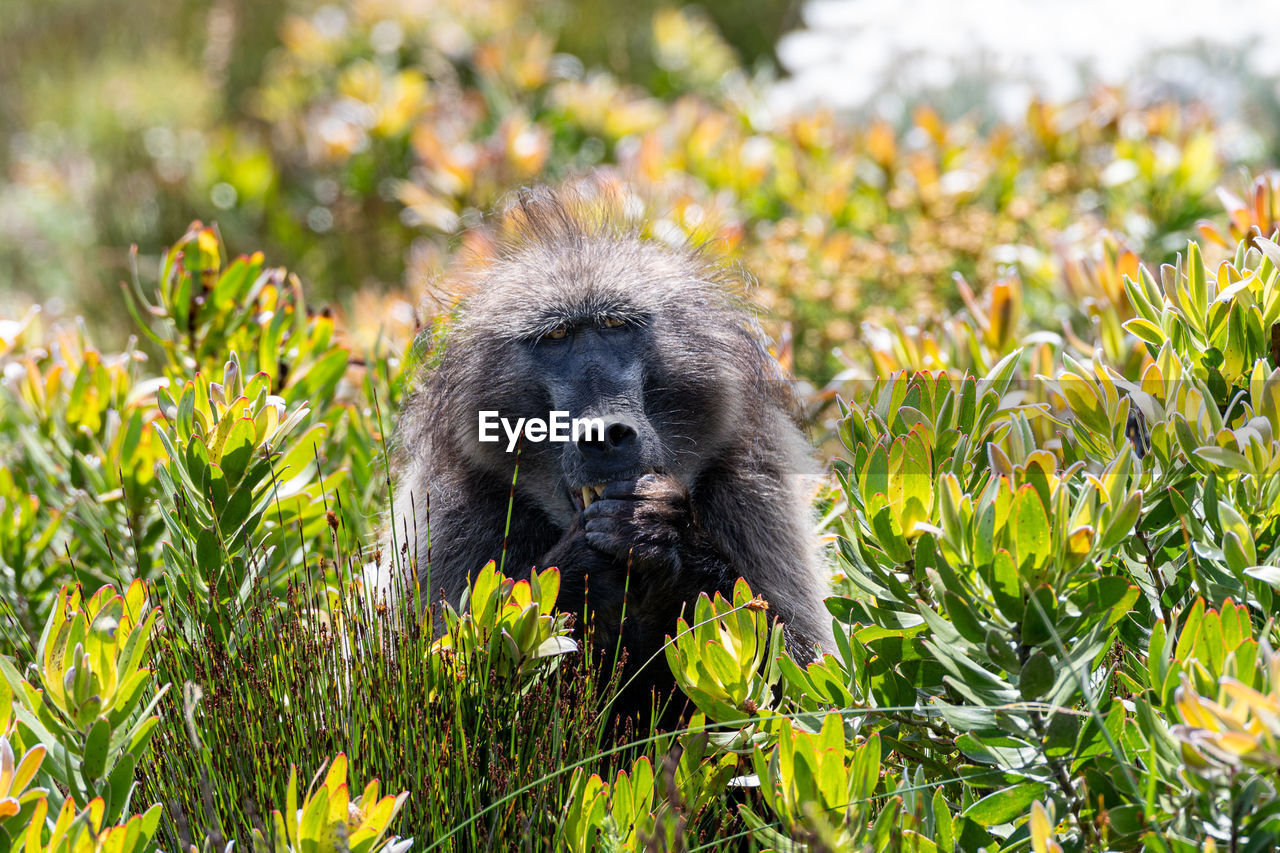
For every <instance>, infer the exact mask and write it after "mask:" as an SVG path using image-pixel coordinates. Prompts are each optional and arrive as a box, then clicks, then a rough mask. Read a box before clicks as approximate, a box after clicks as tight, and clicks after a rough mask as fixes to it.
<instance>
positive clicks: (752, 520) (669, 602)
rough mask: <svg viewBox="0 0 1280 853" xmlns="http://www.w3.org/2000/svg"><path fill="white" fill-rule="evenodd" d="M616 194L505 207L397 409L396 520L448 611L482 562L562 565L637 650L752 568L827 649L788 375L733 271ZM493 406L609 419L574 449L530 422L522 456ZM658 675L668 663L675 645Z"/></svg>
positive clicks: (794, 629) (558, 196) (823, 582)
mask: <svg viewBox="0 0 1280 853" xmlns="http://www.w3.org/2000/svg"><path fill="white" fill-rule="evenodd" d="M607 207H609V206H608V205H603V206H602V205H600V204H598V203H597V204H587V203H585V202H584V201H583V200H582V199H581V198H580V197H578V196H577V195H575V194H570V193H566V192H564V191H561V192H555V191H551V190H546V189H537V190H526V191H523V192H521V193H520V194H519V195H518V197H517V198H516V199H515V200H514V202H513V203H512V204H511V205H510V206H509V208H508V210H507V212H506V216H505V218H504V226H502V227H501V228H500V229H499V230H498V233H496V234H495V235H493V237H492V238H491V239H492V241H493V243H492V245H493V248H492V250H491V252H490V253H489V257H488V260H487V262H486V263H484V264H481V265H478V268H477V269H476V270H475V271H474V272H473V273H471V275H470V276H469V277H468V280H467V281H466V282H465V284H464V288H465V289H464V291H463V293H462V295H461V296H460V298H459V302H458V305H457V308H456V311H455V313H454V315H453V317H452V319H451V322H450V323H449V326H448V330H447V332H446V333H445V334H444V337H443V340H442V341H440V343H439V346H440V348H441V349H440V352H439V357H438V361H437V363H436V364H435V366H434V367H433V368H431V369H429V370H426V371H424V374H423V375H422V377H421V378H420V382H419V385H418V388H417V390H416V391H414V392H413V393H412V394H411V395H410V396H409V397H408V398H407V399H406V402H405V404H404V407H403V410H402V416H401V421H400V425H399V428H398V433H399V435H398V441H397V444H398V445H399V447H400V449H401V450H400V452H401V458H400V460H399V462H398V463H397V467H398V472H397V473H398V477H397V480H398V482H397V485H396V493H395V504H394V507H393V515H394V518H393V522H394V524H395V525H396V531H397V534H398V536H399V537H400V540H401V542H403V541H404V535H405V533H406V532H408V533H409V538H410V539H411V540H413V541H410V542H409V546H410V549H411V550H414V554H413V556H414V557H416V561H417V566H418V570H419V577H420V579H421V580H422V581H427V579H428V578H429V582H430V586H431V589H430V591H429V594H430V595H431V596H433V597H438V596H440V595H443V596H444V597H445V598H446V599H447V600H448V601H449V602H450V603H452V604H454V605H455V606H456V605H457V603H458V600H459V598H460V596H461V594H462V592H463V590H464V589H465V588H466V587H467V584H468V581H469V579H470V577H471V576H472V575H473V574H474V573H475V572H476V571H478V570H479V569H480V568H481V567H483V566H484V564H485V563H486V562H488V561H489V560H494V559H499V558H500V556H502V558H503V564H504V568H505V571H506V573H507V574H509V575H512V574H517V573H519V572H523V571H527V570H528V569H529V568H530V567H532V566H538V567H548V566H556V567H559V569H560V570H561V573H562V582H561V597H560V602H559V607H560V609H562V610H564V611H568V612H574V613H580V614H581V613H584V611H585V615H586V616H587V620H586V621H588V622H589V623H591V624H592V625H593V626H594V628H593V630H594V632H595V637H596V639H597V641H600V640H601V639H602V638H603V640H604V644H605V645H606V646H608V644H609V643H610V641H611V640H616V639H619V638H620V639H621V642H622V645H623V647H624V648H625V649H626V651H627V657H628V659H629V660H630V661H631V662H632V664H633V665H639V664H640V663H642V662H644V661H647V660H649V659H650V657H651V656H652V655H654V654H655V653H656V652H658V651H659V650H660V649H661V647H662V644H663V642H664V640H665V637H666V636H667V635H668V634H673V633H674V632H675V628H676V617H677V616H678V615H679V614H680V613H681V611H682V609H685V610H686V616H688V615H691V612H692V603H693V601H694V600H695V599H696V598H697V596H698V594H699V593H701V592H703V591H706V592H708V593H712V592H714V591H721V592H725V593H728V592H730V590H731V589H732V585H733V583H734V581H735V580H736V579H737V578H738V577H739V576H741V577H744V578H746V580H747V581H748V582H749V583H750V585H751V588H752V590H754V591H755V592H756V593H757V594H760V595H762V596H763V597H764V598H765V599H767V601H768V602H769V605H770V608H771V612H772V614H773V615H776V616H777V617H779V618H780V619H781V620H782V621H783V623H784V626H785V627H784V633H785V634H786V636H787V639H788V648H789V649H790V650H791V652H792V654H793V655H795V656H796V657H797V658H799V659H801V660H806V659H812V658H813V656H814V654H815V647H829V645H830V642H831V628H830V625H831V620H830V617H829V616H828V615H827V611H826V608H825V606H824V604H823V598H824V595H825V593H826V588H827V579H826V576H825V573H824V571H823V569H822V567H821V561H820V553H819V548H818V543H817V540H816V538H815V535H814V533H813V518H812V512H811V507H810V502H809V499H810V494H811V488H812V483H813V480H812V474H813V470H814V467H813V464H812V461H811V450H810V447H809V445H808V443H807V441H806V439H805V437H804V435H803V433H802V432H801V430H800V428H799V427H798V426H797V420H796V417H795V411H794V400H793V396H792V392H791V390H790V386H789V384H788V383H787V382H786V377H785V376H784V375H783V373H782V371H781V369H780V368H779V366H778V365H777V362H776V361H775V360H774V359H773V358H772V357H771V356H770V355H769V353H768V351H767V350H766V348H765V347H764V346H763V345H762V343H761V336H760V334H759V331H758V328H757V326H756V324H755V323H754V321H753V320H752V319H751V316H750V314H749V313H748V312H747V311H746V310H745V308H744V307H743V305H742V304H741V299H740V297H738V296H736V295H735V294H734V293H733V288H732V287H731V285H732V283H733V281H732V277H731V276H730V274H729V273H728V272H727V271H726V269H725V268H724V267H723V265H717V264H715V263H712V262H711V261H710V260H709V259H708V258H707V256H706V255H705V253H703V252H702V251H700V250H697V249H694V248H683V249H671V248H668V247H666V246H664V245H662V244H660V243H659V242H657V241H655V240H653V239H646V238H643V237H642V236H641V235H640V233H639V231H638V230H636V229H635V228H633V227H630V226H627V225H626V224H624V223H620V222H619V221H618V219H619V218H618V217H615V216H610V215H608V214H607V213H605V212H603V208H607ZM483 412H496V413H497V415H498V416H500V417H501V418H504V419H506V420H507V421H508V422H509V423H516V422H517V419H520V418H525V419H542V420H546V419H548V418H549V414H550V413H552V412H562V413H567V415H568V417H569V418H572V419H591V418H597V419H599V426H600V427H602V429H601V430H600V431H598V432H590V431H584V432H582V433H581V434H580V435H578V436H577V440H576V441H564V442H559V443H556V442H551V441H545V440H544V441H534V440H531V438H532V436H533V433H531V432H526V433H525V434H524V438H523V439H522V440H521V441H520V442H519V443H518V447H516V448H515V449H514V450H509V447H508V441H507V437H506V435H501V440H499V441H491V442H482V441H479V440H478V432H479V421H480V419H481V413H483ZM490 417H492V416H490ZM601 433H602V434H601ZM517 462H518V465H519V470H518V475H517V476H516V478H515V485H514V487H513V486H512V475H513V469H514V468H515V466H516V464H517ZM428 499H429V501H430V512H429V519H424V516H426V515H427V513H426V507H427V504H428ZM509 503H510V530H509V533H507V535H506V536H505V540H504V531H506V528H507V518H508V505H509ZM415 519H416V522H417V532H416V534H414V533H413V532H412V531H413V530H414V520H415ZM424 522H426V523H424ZM428 535H429V537H430V543H429V551H428V541H427V537H428ZM415 536H416V539H415ZM504 547H505V555H502V552H503V549H504ZM624 606H625V612H626V618H625V620H621V624H619V622H620V617H621V616H622V614H623V608H624ZM619 632H620V637H619ZM597 647H599V642H597ZM644 675H645V678H641V679H638V681H639V682H640V683H647V684H649V685H650V686H653V685H656V684H658V683H659V682H661V681H663V678H664V676H665V677H666V678H669V675H668V674H667V667H666V663H665V662H664V661H663V660H662V657H661V655H659V656H658V657H657V659H656V661H655V662H654V663H653V664H652V665H651V666H650V667H649V669H647V670H645V671H644ZM646 692H647V688H646Z"/></svg>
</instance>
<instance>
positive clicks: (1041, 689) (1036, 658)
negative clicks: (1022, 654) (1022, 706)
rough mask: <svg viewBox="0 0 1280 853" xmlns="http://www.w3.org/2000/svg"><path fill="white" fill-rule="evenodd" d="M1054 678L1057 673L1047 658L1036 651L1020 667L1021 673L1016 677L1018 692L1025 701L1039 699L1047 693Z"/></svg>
mask: <svg viewBox="0 0 1280 853" xmlns="http://www.w3.org/2000/svg"><path fill="white" fill-rule="evenodd" d="M1056 678H1057V672H1056V671H1055V669H1054V666H1053V662H1052V661H1051V660H1049V656H1048V655H1046V654H1045V653H1044V652H1043V651H1042V650H1040V649H1036V650H1035V651H1033V652H1032V653H1031V655H1030V657H1028V658H1027V662H1026V663H1024V664H1023V665H1022V672H1021V673H1020V674H1019V676H1018V692H1020V693H1021V694H1022V698H1023V699H1026V700H1027V701H1032V700H1035V699H1039V698H1040V697H1041V696H1043V695H1044V694H1046V693H1048V692H1049V689H1050V688H1051V687H1053V682H1054V680H1055V679H1056Z"/></svg>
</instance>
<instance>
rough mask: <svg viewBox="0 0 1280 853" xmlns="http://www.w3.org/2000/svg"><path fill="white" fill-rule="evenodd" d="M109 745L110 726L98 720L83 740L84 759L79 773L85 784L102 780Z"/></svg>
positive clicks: (102, 720)
mask: <svg viewBox="0 0 1280 853" xmlns="http://www.w3.org/2000/svg"><path fill="white" fill-rule="evenodd" d="M110 743H111V725H110V724H109V723H108V722H107V721H106V720H105V719H99V720H97V721H96V722H94V724H93V725H92V726H90V727H89V732H88V734H86V735H85V738H84V758H83V759H82V761H81V764H80V773H81V775H83V776H84V780H85V782H87V783H89V784H90V785H92V783H94V782H96V781H97V780H99V779H101V778H102V774H103V772H104V771H105V769H106V764H107V748H108V746H109V745H110Z"/></svg>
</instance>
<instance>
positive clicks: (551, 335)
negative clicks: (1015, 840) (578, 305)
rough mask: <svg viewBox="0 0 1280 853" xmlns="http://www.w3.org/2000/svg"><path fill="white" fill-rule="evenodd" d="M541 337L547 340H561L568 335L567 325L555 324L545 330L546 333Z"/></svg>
mask: <svg viewBox="0 0 1280 853" xmlns="http://www.w3.org/2000/svg"><path fill="white" fill-rule="evenodd" d="M543 337H545V338H546V339H547V340H549V341H563V340H564V339H565V338H567V337H569V327H568V326H556V327H555V328H554V329H552V330H551V331H549V332H547V333H546V335H544V336H543Z"/></svg>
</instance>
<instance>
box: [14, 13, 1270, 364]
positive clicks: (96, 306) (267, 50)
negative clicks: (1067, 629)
mask: <svg viewBox="0 0 1280 853" xmlns="http://www.w3.org/2000/svg"><path fill="white" fill-rule="evenodd" d="M796 16H797V10H796V8H795V7H794V4H793V3H792V2H790V0H734V2H728V3H717V4H713V5H711V6H709V7H708V8H707V9H705V10H704V9H701V8H699V7H683V8H676V7H672V6H668V5H663V4H661V3H659V2H657V0H645V2H637V3H629V4H608V5H606V4H604V3H602V2H600V0H556V2H545V3H537V4H524V3H519V2H516V1H515V0H481V2H470V0H468V2H463V0H441V2H420V0H359V2H354V3H351V4H347V5H344V6H338V5H322V4H320V3H317V2H312V0H295V1H294V2H288V3H251V2H247V0H183V2H177V3H159V2H154V1H153V0H141V2H131V3H129V4H128V5H127V6H126V5H125V4H123V3H120V2H118V0H51V2H47V3H19V4H16V5H10V6H9V7H8V9H7V11H6V15H5V21H4V22H3V23H0V304H4V305H5V307H6V311H7V313H9V314H11V315H14V314H20V313H21V311H22V310H23V309H25V308H26V307H27V306H28V305H29V304H32V303H43V304H44V307H45V310H46V311H51V312H53V313H54V314H55V315H56V314H59V313H66V314H80V313H83V314H87V315H88V317H89V320H88V322H89V324H90V326H91V327H92V331H94V332H95V333H98V337H99V339H101V340H103V342H104V343H109V342H118V343H121V344H122V343H123V341H119V339H120V338H121V337H122V335H123V332H122V331H120V330H121V329H123V328H124V327H125V324H124V322H123V320H124V314H123V304H122V301H121V300H120V299H118V298H116V297H115V288H116V283H117V282H118V281H120V280H121V279H125V278H128V277H129V275H130V265H131V256H130V253H129V247H130V245H131V244H136V245H137V246H138V247H139V249H140V259H141V261H142V263H143V264H144V265H146V266H147V267H148V268H154V265H155V264H156V263H157V262H158V258H159V256H160V254H161V252H162V250H163V247H164V246H165V245H166V243H167V242H169V241H172V240H173V238H174V235H176V234H180V233H182V232H183V230H184V229H185V227H186V225H187V223H189V222H190V221H191V220H192V219H195V218H199V219H201V220H203V221H206V222H214V223H216V225H217V227H218V229H219V231H220V232H221V235H222V237H223V238H224V239H225V241H226V243H227V245H228V246H229V247H230V248H231V250H232V251H237V250H248V249H251V248H252V249H256V248H262V249H263V250H264V251H266V253H267V255H268V256H270V257H276V258H287V259H289V261H290V266H291V269H293V270H295V271H296V272H297V273H298V274H299V275H300V276H301V278H302V279H303V280H304V281H305V282H306V283H307V286H308V290H309V293H311V294H312V296H313V299H318V300H321V301H323V302H325V303H328V304H331V305H332V306H333V307H335V308H337V309H338V310H341V311H344V312H345V314H346V315H347V316H345V317H344V319H346V320H347V322H346V323H345V325H346V327H347V328H350V329H353V330H356V331H357V333H358V332H359V330H361V329H364V330H365V331H367V332H368V333H369V334H375V333H376V332H374V331H373V330H372V328H373V327H377V326H379V325H382V324H384V322H385V321H386V320H387V318H393V319H394V321H395V322H397V323H399V324H400V325H402V326H405V327H408V328H411V327H412V326H413V325H414V323H415V321H417V322H422V321H425V320H426V319H427V315H428V314H430V312H431V311H432V310H433V308H434V307H435V306H433V305H432V304H430V303H427V304H425V305H421V306H420V305H419V302H420V300H421V299H422V297H423V294H424V293H429V292H430V291H431V288H430V284H431V283H432V282H433V281H434V280H435V279H436V278H437V277H438V276H439V275H440V274H441V272H442V270H443V269H444V268H445V267H446V265H447V262H448V257H449V256H450V254H451V252H452V251H453V250H455V249H456V248H457V247H458V245H459V244H460V242H461V241H462V240H463V239H464V236H463V235H465V233H466V230H467V228H468V227H469V226H472V225H475V224H476V223H478V222H479V221H480V220H481V218H482V216H483V215H484V214H486V213H488V212H490V211H491V210H492V209H493V208H494V206H495V205H496V204H497V203H498V202H499V201H500V200H501V198H502V196H503V194H504V193H507V192H509V191H510V190H511V189H513V188H514V187H516V186H519V185H521V184H526V183H530V182H536V181H557V180H561V179H564V178H566V177H569V176H572V175H574V174H578V173H581V172H583V171H585V170H588V169H592V168H599V167H606V168H610V169H613V170H616V173H617V174H618V175H619V176H620V177H621V178H623V179H626V180H631V181H635V182H637V186H639V187H640V189H641V192H642V194H644V195H645V196H646V200H647V202H648V204H649V206H650V208H651V210H652V212H653V214H654V220H655V222H654V229H655V231H656V232H657V233H659V235H661V236H664V237H667V238H671V239H679V238H680V237H681V236H682V235H683V234H691V235H693V236H694V237H696V238H699V239H713V240H715V241H717V242H718V243H719V244H720V247H721V248H722V249H725V250H727V251H729V252H730V253H731V255H732V256H734V257H735V258H737V259H738V260H740V261H741V262H742V263H744V264H745V266H746V267H747V269H749V270H750V271H751V272H752V273H753V274H754V275H755V276H756V277H757V279H758V280H759V282H760V283H761V290H760V292H759V294H758V301H759V302H760V303H761V304H762V306H763V307H764V309H765V311H766V319H767V320H768V321H769V323H770V331H772V332H773V333H774V334H775V335H777V336H779V337H780V338H782V339H783V340H784V350H785V352H784V355H785V356H786V357H788V358H790V359H791V360H792V364H793V366H794V367H795V369H796V370H797V372H798V373H800V374H801V375H802V376H804V377H806V378H809V379H813V380H815V381H818V382H824V381H826V380H827V379H829V378H830V377H831V376H832V375H833V374H835V373H836V372H837V371H839V370H841V369H844V368H846V367H847V366H848V364H847V359H842V358H841V356H840V353H838V352H835V350H837V349H840V350H844V351H847V350H849V349H850V347H851V346H852V342H853V341H854V339H855V338H859V337H860V330H859V324H860V323H862V322H863V321H872V322H874V321H877V320H887V317H888V316H889V312H890V311H894V312H900V313H899V314H897V315H895V316H897V317H899V318H902V319H905V320H907V321H914V320H928V319H931V318H935V317H936V316H938V315H939V314H940V313H942V312H944V311H946V310H950V309H955V308H959V307H961V306H962V305H963V304H964V300H963V292H962V289H961V288H959V287H957V286H956V284H955V283H954V280H953V274H955V273H960V274H961V275H963V276H965V277H966V278H967V279H968V280H970V281H977V282H991V281H994V280H996V279H997V278H998V277H999V276H1000V275H1003V274H1006V273H1008V272H1009V271H1010V270H1012V271H1014V272H1016V273H1017V274H1018V275H1019V276H1020V277H1021V281H1022V283H1023V284H1024V285H1025V287H1024V289H1023V296H1024V302H1023V304H1022V306H1021V309H1022V310H1023V311H1025V312H1027V314H1028V315H1029V317H1030V318H1031V319H1032V320H1033V321H1035V323H1036V324H1037V325H1040V326H1047V327H1051V328H1052V327H1058V326H1060V325H1061V324H1062V323H1063V322H1072V317H1071V316H1070V313H1071V311H1073V310H1074V309H1069V308H1067V307H1066V306H1064V304H1063V300H1062V299H1061V298H1060V294H1059V292H1058V286H1059V283H1060V282H1062V281H1063V280H1064V278H1066V277H1067V271H1068V270H1069V269H1071V268H1072V267H1073V265H1077V264H1078V263H1080V262H1081V259H1082V257H1084V256H1087V255H1092V259H1093V260H1096V259H1097V255H1098V249H1097V247H1098V246H1099V245H1100V244H1099V240H1098V237H1099V236H1100V235H1101V234H1102V233H1103V232H1104V231H1105V232H1108V233H1110V234H1113V235H1114V237H1113V239H1114V240H1115V241H1116V243H1117V244H1118V245H1121V246H1123V247H1124V248H1125V249H1127V250H1130V251H1133V252H1135V253H1138V254H1140V255H1141V256H1142V257H1144V258H1148V259H1150V260H1152V261H1160V260H1167V259H1171V256H1172V253H1173V252H1174V251H1176V249H1177V248H1178V247H1179V246H1180V245H1182V244H1183V241H1184V240H1185V238H1186V236H1187V234H1188V233H1189V232H1190V230H1191V228H1192V227H1193V225H1194V223H1195V222H1196V221H1197V220H1198V219H1200V218H1202V217H1205V216H1210V215H1213V214H1214V213H1215V212H1217V213H1219V214H1220V213H1221V211H1222V206H1221V205H1220V204H1219V203H1218V201H1217V200H1216V199H1215V198H1214V195H1213V190H1214V188H1215V187H1216V186H1218V185H1219V184H1220V183H1222V182H1223V181H1224V179H1225V180H1227V181H1228V182H1229V181H1230V180H1233V179H1234V178H1233V177H1232V175H1231V174H1230V170H1231V168H1232V167H1233V166H1236V165H1253V161H1254V160H1255V159H1256V158H1257V157H1258V156H1260V152H1264V151H1266V150H1269V149H1271V150H1274V146H1273V145H1272V144H1271V143H1270V142H1269V141H1267V140H1260V139H1258V138H1257V137H1258V134H1256V133H1251V132H1248V131H1246V130H1245V129H1243V128H1242V127H1241V126H1240V125H1239V124H1238V123H1235V122H1228V121H1221V120H1217V119H1218V117H1215V116H1214V115H1213V114H1212V112H1211V111H1210V110H1209V109H1208V108H1206V107H1203V106H1198V105H1186V104H1182V105H1179V104H1175V103H1161V102H1152V101H1150V100H1149V99H1146V100H1143V101H1141V102H1139V101H1137V100H1135V99H1134V98H1131V97H1130V96H1129V95H1127V94H1126V93H1125V92H1123V91H1119V90H1109V89H1100V90H1097V91H1095V92H1093V93H1092V94H1090V95H1089V96H1087V97H1085V98H1082V99H1080V100H1078V101H1074V102H1070V103H1065V104H1047V103H1040V102H1033V103H1032V104H1031V105H1030V107H1029V108H1028V110H1027V111H1026V114H1025V116H1022V117H1021V118H1020V119H1019V120H1018V121H1016V122H1012V123H1007V124H1001V123H994V122H992V121H991V120H990V119H986V118H976V117H975V118H974V119H972V120H967V119H963V118H962V119H959V120H943V119H942V118H940V115H945V114H949V110H948V109H946V107H945V105H944V106H942V107H941V108H940V109H938V110H935V109H934V108H932V107H919V108H917V109H915V110H913V111H910V112H907V113H905V114H904V115H903V116H902V117H900V118H894V119H893V120H884V119H881V120H872V121H866V120H858V121H854V120H851V119H850V118H848V117H843V116H841V115H838V114H835V113H832V112H830V111H825V110H822V109H818V110H805V111H803V112H795V113H787V112H786V111H784V110H779V109H778V108H777V107H776V105H774V104H772V103H771V102H770V99H769V97H768V94H769V92H770V91H771V82H772V80H773V79H774V78H775V77H776V71H775V70H774V69H775V65H774V62H773V58H772V50H773V46H774V43H775V42H776V40H777V38H778V37H779V35H780V34H781V33H782V32H784V31H785V30H786V29H787V27H788V26H790V25H791V24H792V23H794V22H795V20H796ZM71 45H73V46H74V49H72V50H68V49H67V48H68V46H71ZM90 308H92V310H89V309H90ZM418 309H421V310H418ZM415 311H417V313H416V314H415ZM867 334H870V335H871V336H872V337H874V334H875V333H874V330H868V332H867Z"/></svg>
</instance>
